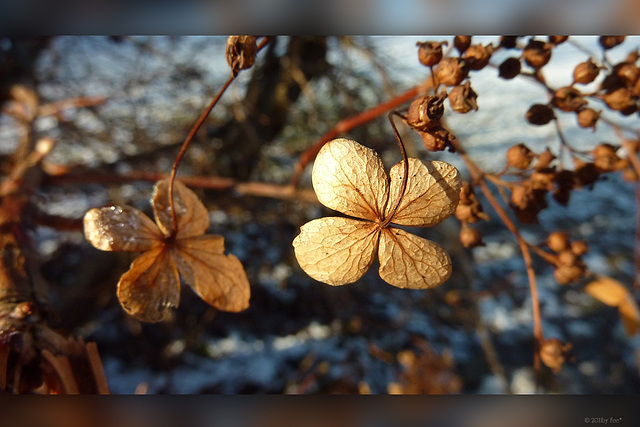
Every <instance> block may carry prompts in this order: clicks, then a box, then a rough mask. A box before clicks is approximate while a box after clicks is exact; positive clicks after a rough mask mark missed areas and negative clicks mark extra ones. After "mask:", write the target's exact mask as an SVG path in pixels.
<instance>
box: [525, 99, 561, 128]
mask: <svg viewBox="0 0 640 427" xmlns="http://www.w3.org/2000/svg"><path fill="white" fill-rule="evenodd" d="M525 117H526V119H527V121H528V122H529V123H531V124H532V125H536V126H542V125H546V124H547V123H549V122H550V121H551V120H553V119H554V118H555V114H554V113H553V109H552V108H551V107H549V106H548V105H543V104H533V105H532V106H531V107H530V108H529V111H527V114H526V116H525Z"/></svg>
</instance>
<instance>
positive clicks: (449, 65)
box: [435, 58, 469, 86]
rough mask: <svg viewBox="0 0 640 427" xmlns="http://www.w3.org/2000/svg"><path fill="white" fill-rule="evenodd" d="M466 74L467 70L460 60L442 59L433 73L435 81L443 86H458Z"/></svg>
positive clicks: (463, 62)
mask: <svg viewBox="0 0 640 427" xmlns="http://www.w3.org/2000/svg"><path fill="white" fill-rule="evenodd" d="M468 74H469V69H468V67H467V65H466V63H465V61H464V60H462V59H460V58H444V59H443V60H442V61H440V63H439V64H438V67H437V68H436V71H435V77H436V80H437V81H438V83H440V84H443V85H445V86H456V85H459V84H460V83H462V81H463V80H464V79H466V78H467V75H468Z"/></svg>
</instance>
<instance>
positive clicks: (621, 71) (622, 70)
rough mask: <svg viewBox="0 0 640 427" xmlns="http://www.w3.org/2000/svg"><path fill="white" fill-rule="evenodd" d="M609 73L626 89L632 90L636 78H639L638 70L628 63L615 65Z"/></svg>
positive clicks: (639, 71) (639, 72)
mask: <svg viewBox="0 0 640 427" xmlns="http://www.w3.org/2000/svg"><path fill="white" fill-rule="evenodd" d="M611 73H612V74H614V75H616V76H617V77H618V78H619V79H620V80H621V82H622V83H623V84H624V85H625V86H626V87H628V88H633V86H634V85H635V84H636V82H637V81H638V78H640V69H638V67H637V66H636V65H635V64H633V63H630V62H621V63H620V64H616V66H615V67H613V70H612V71H611Z"/></svg>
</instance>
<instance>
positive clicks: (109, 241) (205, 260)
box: [84, 179, 250, 322]
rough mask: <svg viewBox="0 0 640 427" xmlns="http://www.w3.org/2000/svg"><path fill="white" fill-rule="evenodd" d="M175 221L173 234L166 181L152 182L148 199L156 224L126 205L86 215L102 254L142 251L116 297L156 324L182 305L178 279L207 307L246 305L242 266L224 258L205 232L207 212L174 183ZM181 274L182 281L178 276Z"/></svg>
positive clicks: (218, 240) (220, 245)
mask: <svg viewBox="0 0 640 427" xmlns="http://www.w3.org/2000/svg"><path fill="white" fill-rule="evenodd" d="M173 196H174V205H175V208H176V215H177V218H178V229H177V233H174V228H173V220H172V219H173V216H172V214H171V209H170V204H169V180H168V179H163V180H160V181H158V182H157V183H156V185H155V189H154V195H153V198H152V200H151V203H152V205H153V211H154V214H155V219H156V222H155V224H154V222H153V221H151V219H149V217H148V216H146V215H145V214H144V213H142V212H140V211H139V210H137V209H135V208H133V207H130V206H122V207H120V206H107V207H103V208H94V209H91V210H89V211H88V212H87V213H86V214H85V216H84V234H85V237H86V239H87V240H88V241H89V242H90V243H91V244H92V245H93V246H94V247H96V248H97V249H100V250H103V251H125V252H142V254H141V255H140V256H138V257H137V258H136V259H135V260H134V261H133V263H132V264H131V267H130V268H129V271H127V272H126V273H124V274H123V275H122V277H121V278H120V281H119V282H118V299H119V300H120V303H121V304H122V307H123V308H124V309H125V311H126V312H127V313H129V314H130V315H131V316H133V317H136V318H137V319H139V320H142V321H145V322H159V321H161V320H163V319H164V317H165V315H166V313H167V311H168V310H167V309H169V308H171V307H177V306H178V304H179V302H180V277H182V279H183V280H184V281H185V282H186V283H187V284H189V285H190V286H191V287H192V288H193V290H194V291H195V292H196V293H197V294H198V295H199V296H200V297H201V298H202V299H203V300H204V301H205V302H207V303H208V304H210V305H212V306H214V307H216V308H218V309H219V310H224V311H232V312H237V311H242V310H244V309H246V308H247V307H248V306H249V297H250V288H249V281H248V279H247V275H246V273H245V271H244V268H243V267H242V264H241V263H240V261H239V260H238V258H236V257H235V256H233V255H224V238H223V237H222V236H216V235H206V234H204V233H205V232H206V230H207V228H209V213H208V212H207V209H206V208H205V207H204V205H203V204H202V202H201V201H200V200H199V199H198V197H197V196H196V195H195V193H194V192H193V191H191V190H190V189H188V188H187V187H186V186H185V185H184V184H182V183H181V182H179V181H176V182H175V183H174V195H173ZM179 276H180V277H179Z"/></svg>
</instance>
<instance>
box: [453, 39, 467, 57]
mask: <svg viewBox="0 0 640 427" xmlns="http://www.w3.org/2000/svg"><path fill="white" fill-rule="evenodd" d="M470 45H471V36H455V37H454V38H453V46H455V48H456V49H458V52H460V54H461V55H462V54H463V53H464V51H465V50H467V49H468V48H469V46H470Z"/></svg>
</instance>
